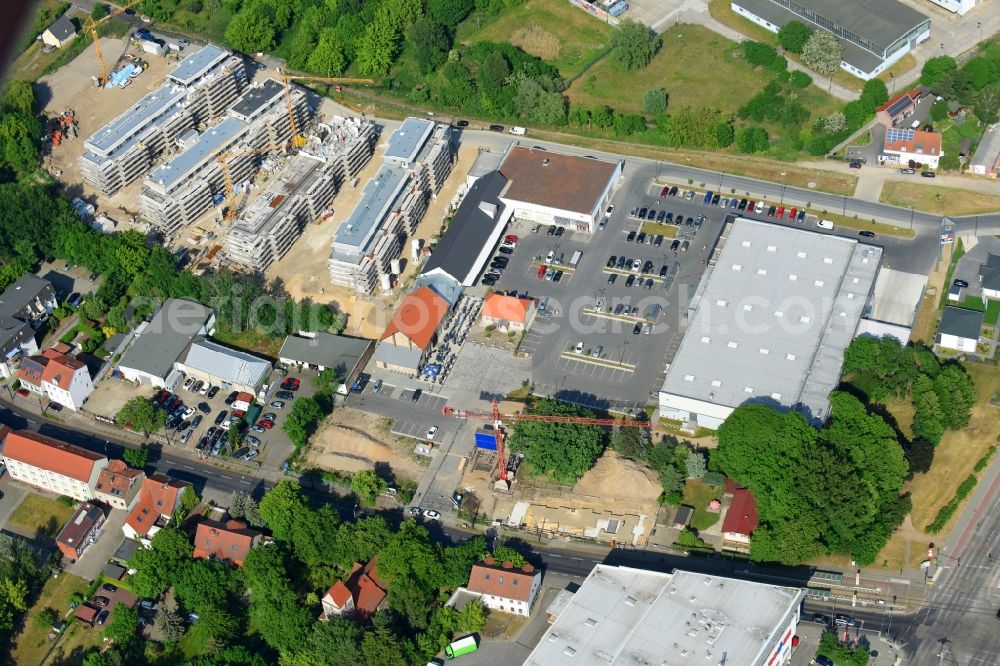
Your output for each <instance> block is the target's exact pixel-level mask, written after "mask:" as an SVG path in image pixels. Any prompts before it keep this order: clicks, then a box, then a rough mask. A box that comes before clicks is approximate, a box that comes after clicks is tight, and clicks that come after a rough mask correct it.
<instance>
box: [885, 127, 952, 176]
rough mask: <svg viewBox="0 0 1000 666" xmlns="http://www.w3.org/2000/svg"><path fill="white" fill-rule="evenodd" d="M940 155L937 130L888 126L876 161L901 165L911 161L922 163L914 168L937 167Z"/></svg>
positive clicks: (939, 140)
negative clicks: (880, 152) (926, 130)
mask: <svg viewBox="0 0 1000 666" xmlns="http://www.w3.org/2000/svg"><path fill="white" fill-rule="evenodd" d="M942 155H944V151H942V150H941V135H940V134H938V133H937V132H924V131H922V130H913V129H897V128H890V129H887V130H886V131H885V140H883V141H882V154H881V155H879V156H878V161H879V164H883V165H898V166H903V167H905V166H909V165H910V163H911V162H912V163H913V164H914V165H923V166H915V167H914V168H918V169H919V168H924V167H926V168H928V169H937V168H938V161H939V160H940V159H941V156H942Z"/></svg>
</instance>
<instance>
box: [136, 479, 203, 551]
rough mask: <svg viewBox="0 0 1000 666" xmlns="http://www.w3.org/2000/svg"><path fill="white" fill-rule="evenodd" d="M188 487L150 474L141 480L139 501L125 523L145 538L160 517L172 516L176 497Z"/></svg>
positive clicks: (179, 482) (180, 482)
mask: <svg viewBox="0 0 1000 666" xmlns="http://www.w3.org/2000/svg"><path fill="white" fill-rule="evenodd" d="M189 485H191V484H189V483H187V482H185V481H178V480H177V479H172V478H170V477H169V476H165V475H163V474H150V475H149V476H147V477H146V478H145V479H143V480H142V487H141V488H139V500H138V501H137V502H136V504H135V508H134V509H132V512H131V513H130V514H128V518H126V519H125V522H126V523H128V524H129V526H130V527H131V528H132V529H133V530H135V531H136V533H137V534H138V535H139V536H146V535H147V534H149V530H150V528H151V527H153V526H154V525H156V521H157V520H159V518H160V516H169V515H171V514H173V512H174V508H176V506H177V500H178V497H179V496H180V494H181V493H182V492H184V489H185V488H187V487H188V486H189Z"/></svg>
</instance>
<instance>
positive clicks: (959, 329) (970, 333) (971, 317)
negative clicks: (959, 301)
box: [938, 306, 983, 340]
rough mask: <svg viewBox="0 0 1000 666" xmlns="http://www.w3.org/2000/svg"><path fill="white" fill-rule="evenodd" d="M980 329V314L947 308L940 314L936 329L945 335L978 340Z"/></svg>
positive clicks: (981, 322) (963, 309) (981, 314)
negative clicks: (939, 321)
mask: <svg viewBox="0 0 1000 666" xmlns="http://www.w3.org/2000/svg"><path fill="white" fill-rule="evenodd" d="M982 327H983V313H982V312H979V311H978V310H966V309H965V308H954V307H951V306H948V307H946V308H945V309H944V312H942V313H941V325H940V326H939V327H938V330H939V331H940V332H941V333H944V334H945V335H954V336H955V337H959V338H966V339H969V340H978V339H979V331H980V329H981V328H982Z"/></svg>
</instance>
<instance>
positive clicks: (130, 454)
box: [122, 444, 149, 469]
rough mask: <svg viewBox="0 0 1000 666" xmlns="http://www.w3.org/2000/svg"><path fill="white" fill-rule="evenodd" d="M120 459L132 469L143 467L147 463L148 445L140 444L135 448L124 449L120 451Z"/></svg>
mask: <svg viewBox="0 0 1000 666" xmlns="http://www.w3.org/2000/svg"><path fill="white" fill-rule="evenodd" d="M122 460H124V461H125V463H126V464H127V465H128V466H129V467H131V468H132V469H144V468H145V467H146V465H147V464H148V463H149V447H148V446H146V445H145V444H140V445H139V447H138V448H135V449H128V448H127V449H125V450H124V451H122Z"/></svg>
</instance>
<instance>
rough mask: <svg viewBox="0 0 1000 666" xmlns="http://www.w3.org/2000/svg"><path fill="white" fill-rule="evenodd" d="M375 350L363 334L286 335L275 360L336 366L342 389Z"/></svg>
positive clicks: (309, 366)
mask: <svg viewBox="0 0 1000 666" xmlns="http://www.w3.org/2000/svg"><path fill="white" fill-rule="evenodd" d="M374 350H375V343H374V342H372V341H371V340H366V339H364V338H352V337H349V336H346V335H330V334H329V333H322V332H316V333H301V334H299V335H289V336H287V337H286V338H285V341H284V342H283V343H282V344H281V351H279V352H278V360H279V361H280V362H281V363H282V365H285V366H286V367H297V368H299V369H309V370H317V371H319V372H323V371H324V370H326V369H327V368H329V369H332V370H335V371H336V372H337V375H338V376H339V377H340V382H341V389H342V390H341V392H344V391H346V387H348V386H350V385H351V384H353V383H354V381H355V380H356V379H357V378H358V375H360V374H361V370H362V369H363V368H364V367H365V365H367V364H368V360H369V359H370V358H371V356H372V352H373V351H374Z"/></svg>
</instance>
